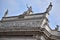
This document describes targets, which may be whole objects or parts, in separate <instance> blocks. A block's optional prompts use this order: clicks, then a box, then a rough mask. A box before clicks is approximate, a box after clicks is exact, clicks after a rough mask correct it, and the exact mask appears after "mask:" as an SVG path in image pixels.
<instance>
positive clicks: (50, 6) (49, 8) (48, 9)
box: [46, 2, 52, 13]
mask: <svg viewBox="0 0 60 40" xmlns="http://www.w3.org/2000/svg"><path fill="white" fill-rule="evenodd" d="M51 9H52V2H50V5H49V6H48V8H47V9H46V12H47V13H49V11H50V10H51Z"/></svg>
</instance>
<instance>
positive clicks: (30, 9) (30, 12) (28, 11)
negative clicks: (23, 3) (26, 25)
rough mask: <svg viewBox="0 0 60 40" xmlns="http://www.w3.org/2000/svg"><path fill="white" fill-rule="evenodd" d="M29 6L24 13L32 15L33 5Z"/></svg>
mask: <svg viewBox="0 0 60 40" xmlns="http://www.w3.org/2000/svg"><path fill="white" fill-rule="evenodd" d="M27 8H28V10H27V11H25V12H24V13H23V15H30V14H32V13H33V11H32V7H31V6H30V7H28V6H27Z"/></svg>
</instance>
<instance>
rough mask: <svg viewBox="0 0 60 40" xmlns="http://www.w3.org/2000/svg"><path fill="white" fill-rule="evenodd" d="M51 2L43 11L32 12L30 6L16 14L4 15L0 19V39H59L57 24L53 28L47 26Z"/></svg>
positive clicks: (59, 33)
mask: <svg viewBox="0 0 60 40" xmlns="http://www.w3.org/2000/svg"><path fill="white" fill-rule="evenodd" d="M51 9H52V3H50V5H49V6H48V8H47V9H46V11H45V12H43V13H33V11H32V7H31V6H30V7H29V8H28V10H27V11H25V12H24V13H23V14H21V15H18V16H10V17H6V15H7V14H8V11H6V12H5V15H4V17H3V18H2V20H0V40H60V32H59V31H58V27H59V26H58V25H57V28H55V30H52V29H51V28H50V26H49V24H48V23H49V20H48V15H49V11H50V10H51Z"/></svg>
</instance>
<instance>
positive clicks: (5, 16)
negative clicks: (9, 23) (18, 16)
mask: <svg viewBox="0 0 60 40" xmlns="http://www.w3.org/2000/svg"><path fill="white" fill-rule="evenodd" d="M7 14H8V9H7V10H6V12H5V14H4V16H3V17H6V15H7ZM3 17H2V19H1V21H3Z"/></svg>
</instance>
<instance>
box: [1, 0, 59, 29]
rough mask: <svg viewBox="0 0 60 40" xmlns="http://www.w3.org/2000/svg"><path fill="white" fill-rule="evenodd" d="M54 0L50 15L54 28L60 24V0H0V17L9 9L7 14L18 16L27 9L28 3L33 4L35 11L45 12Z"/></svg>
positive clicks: (50, 22)
mask: <svg viewBox="0 0 60 40" xmlns="http://www.w3.org/2000/svg"><path fill="white" fill-rule="evenodd" d="M50 2H52V4H53V8H52V10H51V11H50V15H49V25H50V27H51V28H52V29H54V28H55V27H56V26H55V25H57V24H58V25H60V0H0V19H1V18H2V17H3V15H4V12H5V11H6V10H7V9H8V10H9V13H8V15H7V16H17V15H20V14H22V13H23V12H24V11H26V10H27V7H26V4H28V6H32V8H33V11H34V13H37V12H40V13H42V12H44V11H45V10H46V8H47V7H48V5H49V3H50Z"/></svg>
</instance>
